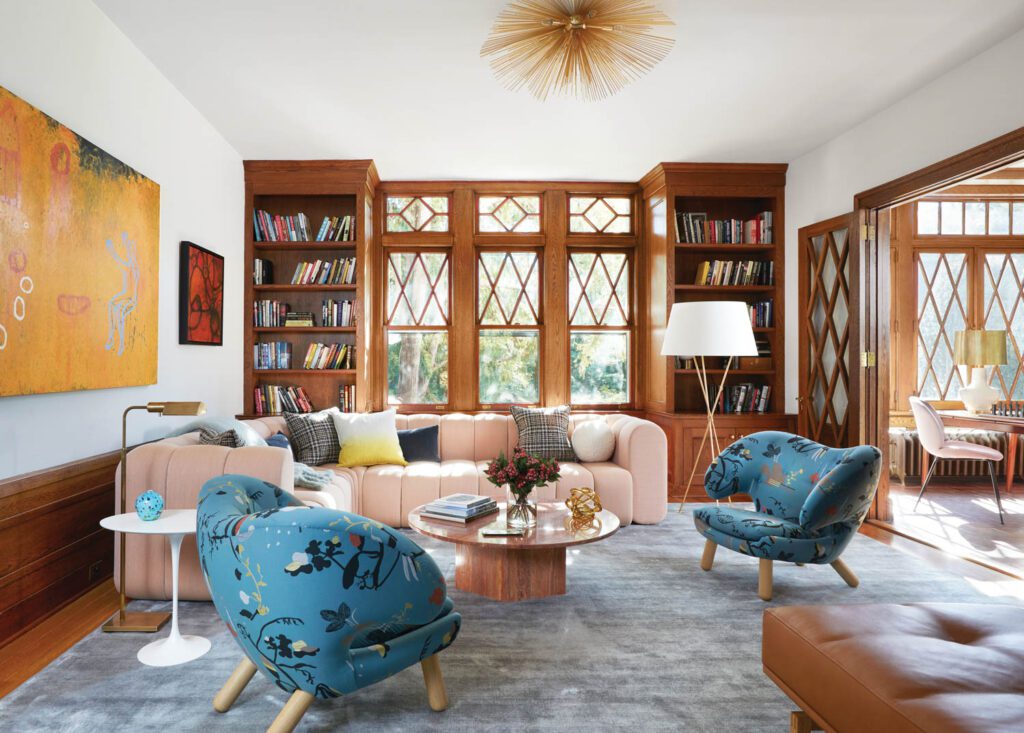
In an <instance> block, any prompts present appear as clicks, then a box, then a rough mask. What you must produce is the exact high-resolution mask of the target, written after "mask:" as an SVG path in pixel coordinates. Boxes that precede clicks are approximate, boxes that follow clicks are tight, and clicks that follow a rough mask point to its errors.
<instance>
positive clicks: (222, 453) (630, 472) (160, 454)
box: [114, 413, 668, 600]
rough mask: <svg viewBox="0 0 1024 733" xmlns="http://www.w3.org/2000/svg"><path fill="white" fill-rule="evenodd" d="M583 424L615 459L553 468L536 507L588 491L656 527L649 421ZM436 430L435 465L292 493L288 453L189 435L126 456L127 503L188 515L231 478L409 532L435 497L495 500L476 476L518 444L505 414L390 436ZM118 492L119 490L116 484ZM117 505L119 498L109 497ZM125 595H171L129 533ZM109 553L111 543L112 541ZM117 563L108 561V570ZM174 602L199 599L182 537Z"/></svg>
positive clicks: (661, 503) (658, 489)
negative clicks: (416, 514)
mask: <svg viewBox="0 0 1024 733" xmlns="http://www.w3.org/2000/svg"><path fill="white" fill-rule="evenodd" d="M584 420H606V421H607V422H608V424H609V425H610V426H611V428H612V431H613V432H614V433H615V452H614V454H613V455H612V458H611V460H610V461H606V462H603V463H568V462H563V463H561V464H560V465H561V476H562V477H561V479H560V480H559V481H558V482H557V484H552V485H548V486H545V487H542V488H541V489H539V490H538V492H537V494H538V497H537V498H538V500H540V501H553V500H562V499H566V498H568V496H569V490H570V489H572V488H575V487H580V486H585V487H588V488H593V489H596V490H597V492H598V494H600V496H601V503H602V504H603V505H604V507H605V508H606V509H609V510H611V511H612V512H614V513H615V514H616V515H617V516H618V517H619V519H620V521H621V522H622V523H623V524H629V523H631V522H637V523H638V524H656V523H658V522H660V521H661V520H662V519H664V518H665V514H666V511H667V502H668V480H667V470H668V457H667V455H668V443H667V439H666V437H665V433H664V432H663V431H662V429H661V428H659V427H658V426H657V425H655V424H654V423H652V422H650V421H648V420H642V419H640V418H637V417H633V416H630V415H619V414H614V415H594V414H582V415H573V416H572V419H571V421H570V434H571V430H572V428H573V426H574V425H576V424H578V423H580V422H581V421H584ZM246 424H247V425H249V426H250V427H252V428H253V429H254V430H256V432H258V433H259V434H260V435H261V436H262V437H264V438H266V437H269V436H271V435H273V434H275V433H277V432H278V431H280V432H283V433H285V434H286V435H287V434H288V427H287V424H286V422H285V420H284V418H282V417H264V418H259V419H257V420H251V421H247V422H246ZM430 425H437V426H439V436H440V438H439V441H440V445H439V449H440V455H441V462H440V463H427V462H414V463H410V464H409V465H408V466H393V465H389V466H371V467H363V466H357V467H355V468H342V467H339V466H337V465H336V464H326V465H323V466H318V467H317V468H318V469H319V470H328V469H330V470H332V471H333V472H334V474H335V476H334V479H333V481H332V483H331V484H330V485H329V486H327V487H326V488H325V489H323V490H320V491H311V490H304V489H296V488H295V485H294V463H293V459H292V455H291V453H290V452H289V451H286V450H282V449H281V448H272V447H245V448H226V447H223V446H214V445H200V444H199V434H198V433H187V434H185V435H181V436H178V437H173V438H165V439H163V440H159V441H156V442H153V443H147V444H145V445H141V446H139V447H138V448H136V449H134V450H133V451H131V453H129V455H128V476H127V485H128V497H127V498H128V505H129V506H132V505H133V504H134V502H135V498H136V497H137V496H138V495H139V494H141V493H142V492H143V491H146V490H147V489H153V490H155V491H158V492H160V493H161V494H162V495H163V496H164V498H165V501H166V506H167V507H168V508H171V509H182V508H194V507H195V506H196V501H197V499H198V496H199V490H200V488H202V485H203V484H204V483H205V482H206V481H208V480H209V479H211V478H215V477H217V476H221V475H223V474H229V473H235V474H244V475H247V476H252V477H254V478H257V479H260V480H262V481H267V482H269V483H272V484H274V485H275V486H280V487H281V488H282V489H284V490H285V491H288V492H290V493H292V494H294V495H295V496H296V498H298V499H300V500H301V501H303V502H306V503H307V504H311V505H315V506H321V507H324V508H327V509H340V510H342V511H346V512H353V513H355V514H359V515H362V516H365V517H369V518H370V519H375V520H377V521H378V522H381V523H383V524H386V525H389V526H392V527H406V526H408V521H407V517H408V515H409V512H410V511H411V510H412V509H414V508H415V507H417V506H419V505H421V504H425V503H426V502H428V501H431V500H433V499H437V498H439V497H441V496H447V495H449V494H456V493H460V492H468V493H474V494H484V495H489V496H494V497H500V498H502V499H503V498H504V497H503V496H502V494H501V491H500V490H499V489H498V488H497V487H495V486H493V485H491V484H490V483H489V482H488V481H487V479H486V478H485V477H484V475H483V470H484V467H485V466H486V464H487V462H488V461H490V460H491V459H492V458H495V457H496V456H497V455H498V453H499V452H502V451H503V452H505V453H506V454H508V453H510V452H511V451H512V449H514V448H515V446H516V444H517V442H518V430H517V428H516V424H515V420H513V419H512V417H511V416H510V415H507V414H493V413H484V414H476V415H468V414H460V413H453V414H444V415H438V414H410V415H398V416H397V427H398V429H399V430H404V429H407V428H419V427H426V426H430ZM114 485H115V486H119V485H120V482H119V481H118V482H115V484H114ZM117 500H118V501H120V496H118V497H117ZM126 542H127V556H128V560H129V561H128V563H127V567H126V581H125V585H126V591H127V593H128V595H129V596H130V597H132V598H153V599H165V598H170V597H171V567H170V558H169V556H168V553H167V550H166V547H165V546H164V543H163V541H162V539H161V538H159V537H146V536H143V535H128V536H127V537H126ZM114 546H115V552H116V548H117V543H116V542H115V545H114ZM116 562H117V557H116V556H115V563H116ZM179 593H180V597H181V598H182V599H185V600H208V599H209V593H208V592H207V589H206V584H205V583H204V582H203V579H202V575H201V573H200V571H199V560H198V557H197V555H196V547H195V543H194V542H193V541H192V540H191V539H190V538H186V540H185V542H184V543H183V545H182V549H181V567H180V576H179Z"/></svg>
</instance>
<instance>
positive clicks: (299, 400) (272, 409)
mask: <svg viewBox="0 0 1024 733" xmlns="http://www.w3.org/2000/svg"><path fill="white" fill-rule="evenodd" d="M253 391H254V392H255V393H256V394H255V404H254V406H255V408H256V414H257V415H280V414H281V413H282V412H313V403H312V402H311V401H310V399H309V397H308V396H307V395H306V392H305V391H304V390H303V389H302V387H281V386H278V385H276V384H261V385H260V386H259V387H256V389H255V390H253Z"/></svg>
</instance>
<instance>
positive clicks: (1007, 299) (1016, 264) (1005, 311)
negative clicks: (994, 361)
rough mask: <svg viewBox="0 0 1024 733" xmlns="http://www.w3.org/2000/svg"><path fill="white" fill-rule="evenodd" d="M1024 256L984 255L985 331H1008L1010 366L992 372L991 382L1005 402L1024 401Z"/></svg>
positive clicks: (1007, 350)
mask: <svg viewBox="0 0 1024 733" xmlns="http://www.w3.org/2000/svg"><path fill="white" fill-rule="evenodd" d="M1022 289H1024V254H1022V253H1013V254H1005V253H992V254H986V255H985V288H984V303H985V328H987V329H991V330H996V331H1002V330H1005V331H1006V361H1007V364H1005V365H1002V366H999V367H996V368H995V369H993V370H992V375H991V379H990V382H991V384H992V386H993V387H995V388H996V389H999V390H1001V391H1002V393H1003V398H1004V399H1011V400H1020V399H1024V377H1022V373H1021V352H1022V349H1024V292H1022Z"/></svg>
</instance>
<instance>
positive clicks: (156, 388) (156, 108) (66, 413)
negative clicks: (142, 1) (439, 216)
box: [0, 0, 244, 478]
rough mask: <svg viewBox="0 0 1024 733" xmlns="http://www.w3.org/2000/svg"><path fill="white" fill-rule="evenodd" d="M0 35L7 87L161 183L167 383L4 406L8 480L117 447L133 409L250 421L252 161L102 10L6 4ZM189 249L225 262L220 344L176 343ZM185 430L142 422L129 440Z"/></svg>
mask: <svg viewBox="0 0 1024 733" xmlns="http://www.w3.org/2000/svg"><path fill="white" fill-rule="evenodd" d="M0 28H3V29H4V33H3V43H0V85H2V86H4V87H6V88H7V89H9V90H10V91H11V92H13V93H15V94H17V95H18V96H20V97H21V98H22V99H25V100H26V101H27V102H29V103H30V104H32V105H34V106H36V107H38V108H39V109H41V110H42V111H44V112H46V113H47V114H49V115H50V116H52V117H54V118H56V119H57V120H58V121H60V122H62V123H63V124H65V125H67V126H68V127H70V128H71V129H72V130H74V131H75V132H77V133H78V134H80V135H82V136H83V137H85V138H87V139H89V140H90V141H92V142H93V143H95V144H97V145H99V146H100V147H101V148H103V149H105V150H106V151H108V152H109V153H111V154H112V155H114V156H115V157H117V158H119V159H120V160H122V161H124V162H125V163H127V164H128V165H130V166H132V167H133V168H135V169H136V170H138V171H140V172H141V173H143V174H144V175H146V176H148V177H149V178H151V179H152V180H154V181H156V182H157V183H159V184H160V309H159V312H160V339H159V368H158V376H157V379H158V382H157V384H156V385H153V386H150V387H134V388H123V389H104V390H92V391H85V392H72V393H63V394H50V395H35V396H26V397H9V398H3V399H0V478H4V477H7V476H12V475H17V474H21V473H26V472H29V471H34V470H37V469H41V468H46V467H49V466H54V465H58V464H60V463H65V462H67V461H71V460H76V459H79V458H84V457H87V456H92V455H96V454H98V453H103V452H105V451H109V450H113V449H115V448H118V447H119V446H120V441H121V438H120V430H121V427H120V416H121V411H122V410H123V409H124V408H125V407H127V406H128V405H131V404H139V403H145V402H147V401H150V400H204V401H205V402H206V404H207V408H208V411H209V412H210V413H212V414H234V413H236V412H238V411H240V409H241V405H242V385H241V377H242V313H241V307H242V288H243V267H242V248H243V244H242V241H243V229H242V226H243V223H242V222H243V216H242V210H243V209H242V207H243V202H244V185H243V173H242V164H241V157H240V156H239V155H238V153H237V152H236V151H235V150H234V149H233V148H232V147H231V146H230V145H228V143H227V142H226V141H225V140H224V138H222V137H221V136H220V134H219V133H218V132H217V131H216V130H214V128H213V127H212V126H211V125H210V124H209V123H208V122H207V121H206V120H205V119H204V118H203V117H202V115H200V114H199V112H198V111H196V109H195V108H194V107H193V106H192V105H191V104H190V103H189V102H188V101H187V100H186V99H185V98H184V97H183V96H182V95H181V94H180V93H179V92H178V91H177V90H176V89H175V88H174V87H173V86H172V85H171V83H170V82H169V81H167V79H166V78H164V77H163V76H162V75H161V74H160V73H159V72H158V71H157V70H156V68H155V67H154V66H153V65H152V64H151V63H150V62H149V61H148V60H147V59H146V58H145V56H143V54H142V53H141V52H140V51H139V50H138V49H137V48H136V47H135V46H134V45H133V44H132V43H131V41H129V40H128V38H127V37H125V36H124V35H123V34H122V33H121V32H120V31H119V30H118V29H117V28H116V27H115V26H114V24H113V23H111V22H110V21H109V20H108V19H107V17H106V16H105V15H103V13H102V12H100V10H99V9H98V8H97V7H96V6H94V5H93V4H92V3H91V2H84V1H82V0H32V1H31V2H21V1H19V2H12V1H8V0H4V2H2V3H0ZM183 41H185V39H183ZM181 52H182V53H188V44H187V42H183V45H182V49H181ZM183 239H187V240H190V241H193V242H197V243H199V244H202V245H204V246H206V247H208V248H210V249H212V250H214V251H215V252H218V253H220V254H222V255H224V257H225V270H226V275H225V288H224V303H225V305H224V321H225V325H224V345H223V346H221V347H210V346H179V345H178V314H177V302H178V246H179V245H178V243H179V242H180V241H181V240H183ZM2 247H3V243H2V242H0V248H2ZM39 366H40V368H46V365H45V364H41V365H39ZM181 420H182V418H158V417H156V416H153V415H149V414H148V413H134V414H133V415H132V416H131V418H130V421H131V422H130V426H129V428H130V433H129V441H130V442H138V441H141V440H148V439H152V438H156V437H159V436H161V435H162V434H164V433H166V432H168V431H170V430H171V429H173V427H174V426H175V425H180V424H181V422H180V421H181Z"/></svg>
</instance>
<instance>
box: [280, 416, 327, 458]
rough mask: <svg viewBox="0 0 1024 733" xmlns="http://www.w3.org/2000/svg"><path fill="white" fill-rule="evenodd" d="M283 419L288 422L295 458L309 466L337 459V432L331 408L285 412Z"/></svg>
mask: <svg viewBox="0 0 1024 733" xmlns="http://www.w3.org/2000/svg"><path fill="white" fill-rule="evenodd" d="M284 419H285V421H286V422H287V423H288V432H289V434H290V435H291V441H292V449H293V450H294V452H295V460H297V461H298V462H299V463H305V464H307V465H309V466H320V465H323V464H324V463H332V462H334V461H337V460H338V433H337V432H336V431H335V429H334V420H333V419H332V417H331V410H323V411H322V412H311V413H308V414H300V413H295V412H286V413H285V415H284Z"/></svg>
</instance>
